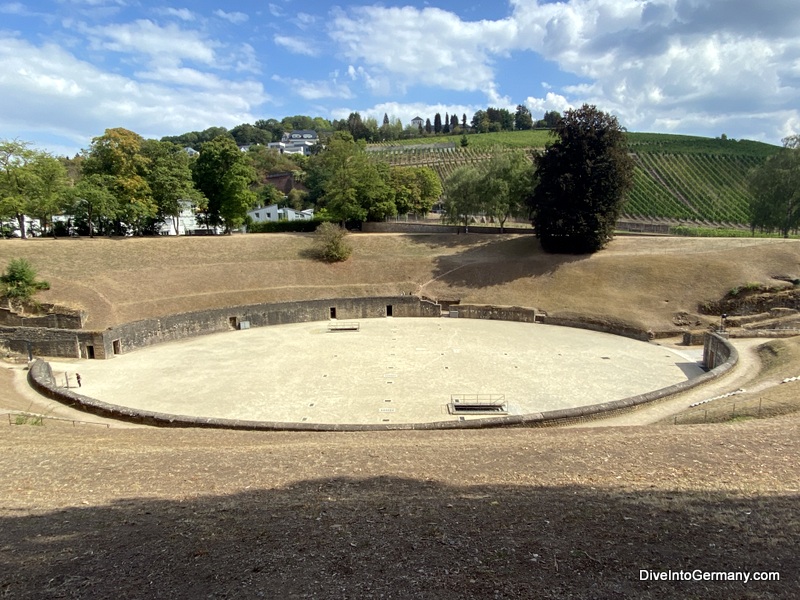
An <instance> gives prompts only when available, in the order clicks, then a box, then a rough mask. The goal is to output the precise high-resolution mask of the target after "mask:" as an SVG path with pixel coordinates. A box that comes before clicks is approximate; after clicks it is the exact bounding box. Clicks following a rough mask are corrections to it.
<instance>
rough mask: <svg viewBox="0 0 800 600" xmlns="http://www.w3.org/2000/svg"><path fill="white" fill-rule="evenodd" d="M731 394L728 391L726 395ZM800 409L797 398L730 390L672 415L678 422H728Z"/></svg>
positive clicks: (688, 423) (766, 416)
mask: <svg viewBox="0 0 800 600" xmlns="http://www.w3.org/2000/svg"><path fill="white" fill-rule="evenodd" d="M726 396H727V395H726ZM798 410H800V402H798V401H797V400H794V399H782V398H764V397H762V396H757V395H755V394H754V395H752V396H751V395H747V396H743V395H738V394H730V397H728V398H724V399H712V401H706V402H702V403H698V405H696V406H694V405H693V406H692V407H691V408H690V410H688V411H684V412H682V413H679V414H677V415H675V416H674V417H672V423H673V424H674V425H699V424H702V423H725V422H728V421H734V420H739V419H769V418H771V417H779V416H781V415H786V414H789V413H793V412H797V411H798Z"/></svg>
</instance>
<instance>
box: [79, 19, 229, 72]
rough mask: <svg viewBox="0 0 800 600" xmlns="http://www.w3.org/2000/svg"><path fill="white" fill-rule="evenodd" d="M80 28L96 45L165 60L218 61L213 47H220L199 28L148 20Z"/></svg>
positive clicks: (101, 47)
mask: <svg viewBox="0 0 800 600" xmlns="http://www.w3.org/2000/svg"><path fill="white" fill-rule="evenodd" d="M79 27H80V28H81V29H82V30H83V31H84V32H85V33H86V34H87V35H89V36H91V38H92V45H93V46H94V47H97V48H100V49H105V50H112V51H114V52H121V53H127V54H143V55H148V56H150V57H151V58H157V59H158V60H159V61H162V62H177V61H181V60H192V61H195V62H198V63H204V64H212V63H213V62H214V60H215V55H214V48H215V47H216V46H218V44H215V43H214V42H211V41H209V40H206V39H204V38H203V36H202V34H200V33H199V32H197V31H192V30H185V29H181V28H179V27H178V26H177V25H174V24H169V25H166V26H163V27H162V26H161V25H157V24H156V23H154V22H152V21H150V20H147V19H139V20H137V21H134V22H133V23H123V24H113V25H105V26H100V27H85V26H79Z"/></svg>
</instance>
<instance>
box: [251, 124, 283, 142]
mask: <svg viewBox="0 0 800 600" xmlns="http://www.w3.org/2000/svg"><path fill="white" fill-rule="evenodd" d="M253 125H254V126H255V127H256V128H257V129H261V130H262V131H264V132H266V133H267V134H268V135H269V137H270V139H269V141H270V142H279V141H281V137H283V131H284V127H283V125H282V124H281V122H280V121H278V120H277V119H259V120H258V121H256V122H255V123H253Z"/></svg>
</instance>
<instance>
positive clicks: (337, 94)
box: [272, 75, 353, 100]
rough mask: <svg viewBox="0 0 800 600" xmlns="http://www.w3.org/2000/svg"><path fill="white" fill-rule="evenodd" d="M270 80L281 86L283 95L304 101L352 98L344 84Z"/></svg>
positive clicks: (276, 77) (280, 78)
mask: <svg viewBox="0 0 800 600" xmlns="http://www.w3.org/2000/svg"><path fill="white" fill-rule="evenodd" d="M272 80H273V81H275V82H277V83H279V84H281V85H282V86H283V87H284V88H285V90H284V92H283V95H284V96H286V95H292V94H294V95H298V96H300V97H301V98H304V99H306V100H321V99H323V98H352V96H353V94H352V92H351V91H350V88H349V87H348V86H346V85H344V84H340V83H336V82H329V81H306V80H304V79H296V78H292V77H280V76H278V75H273V76H272Z"/></svg>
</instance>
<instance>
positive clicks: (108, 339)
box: [28, 296, 738, 431]
mask: <svg viewBox="0 0 800 600" xmlns="http://www.w3.org/2000/svg"><path fill="white" fill-rule="evenodd" d="M388 306H391V307H392V316H397V317H438V316H439V315H440V306H439V305H438V304H435V303H433V302H429V301H425V300H420V299H419V298H416V297H414V296H400V297H385V298H344V299H341V298H340V299H335V300H312V301H306V302H289V303H279V304H264V305H252V306H242V307H236V308H232V309H219V310H209V311H200V312H196V313H187V314H183V315H173V316H171V317H168V318H164V319H150V320H146V321H138V322H136V323H129V324H126V325H122V326H120V327H116V328H113V329H110V330H108V331H106V332H102V334H97V333H95V334H93V335H94V336H95V337H91V338H88V341H91V342H94V343H97V342H98V337H97V336H98V335H102V336H105V337H104V338H103V339H102V341H103V342H104V343H106V344H108V345H110V348H111V350H110V353H107V354H106V355H107V356H111V355H112V354H113V353H114V352H115V346H116V351H117V353H121V352H123V351H128V352H129V351H133V350H136V349H138V348H142V347H146V346H149V345H153V344H156V343H161V342H166V341H170V340H176V339H182V338H185V337H190V336H193V335H202V334H206V333H213V332H215V331H224V330H228V329H230V328H232V327H234V326H238V325H240V324H241V323H242V322H243V321H247V322H249V323H250V324H252V326H266V325H278V324H283V323H296V322H304V321H324V320H327V319H329V318H330V315H331V309H332V308H335V309H336V317H337V318H341V319H364V318H379V317H385V316H387V315H386V310H387V307H388ZM458 310H459V317H460V318H483V319H498V320H510V321H523V322H536V320H537V318H538V317H539V316H541V315H540V314H538V313H536V311H534V310H532V309H526V308H521V307H495V306H472V305H459V306H458ZM237 320H238V321H237ZM554 321H561V323H563V324H566V325H567V326H570V327H584V328H589V329H594V330H598V331H605V332H608V333H618V334H620V335H626V336H627V337H634V338H637V339H647V333H646V332H643V331H638V333H637V330H635V328H632V327H629V326H626V325H622V326H621V327H617V326H616V325H615V324H613V323H608V322H605V321H603V322H595V323H593V322H592V321H591V319H588V320H580V319H578V318H574V319H560V320H558V319H548V322H549V323H550V324H561V323H555V322H554ZM587 324H588V325H590V326H589V327H586V325H587ZM28 331H30V330H28ZM51 331H52V330H51ZM78 343H80V341H78ZM85 343H86V342H84V344H85ZM96 356H97V354H96ZM704 361H705V364H706V366H707V367H708V368H709V371H708V372H706V373H704V374H703V375H701V376H700V377H696V378H694V379H690V380H686V381H682V382H680V383H677V384H675V385H671V386H668V387H665V388H662V389H659V390H654V391H651V392H647V393H644V394H639V395H636V396H631V397H629V398H624V399H621V400H615V401H611V402H604V403H601V404H595V405H590V406H582V407H576V408H569V409H562V410H554V411H546V412H541V413H530V414H525V415H511V416H503V417H495V418H485V419H475V420H469V421H440V422H435V423H408V424H391V425H383V424H381V425H378V424H374V425H352V424H351V425H331V424H315V423H284V422H264V421H245V420H234V419H214V418H202V417H186V416H177V415H171V414H165V413H156V412H151V411H142V410H135V409H131V408H127V407H123V406H115V405H111V404H107V403H105V402H101V401H99V400H95V399H93V398H89V397H87V396H83V395H80V394H77V393H75V392H73V391H72V390H70V389H65V388H62V387H60V386H59V385H58V383H57V382H56V381H55V378H54V377H53V373H52V369H51V368H50V365H49V364H48V363H47V362H45V361H42V360H36V361H35V362H33V363H32V364H31V366H30V370H29V375H28V377H29V380H30V382H31V385H32V386H33V387H34V388H35V389H36V390H38V391H39V392H40V393H42V394H43V395H45V396H47V397H49V398H52V399H55V400H58V401H60V402H63V403H64V404H67V405H69V406H73V407H75V408H78V409H80V410H84V411H86V412H90V413H93V414H97V415H101V416H105V417H109V418H114V419H119V420H123V421H128V422H134V423H140V424H146V425H154V426H159V427H207V428H225V429H247V430H263V431H276V430H287V431H345V430H346V431H380V430H383V431H386V430H399V429H403V430H412V429H414V430H440V429H477V428H488V427H547V426H553V425H561V424H567V423H576V422H580V421H586V420H591V419H595V418H598V417H606V416H611V415H615V414H619V413H623V412H628V411H630V410H633V409H635V408H636V407H637V406H640V405H643V404H647V403H651V402H656V401H658V400H662V399H664V398H668V397H670V396H672V395H674V394H677V393H680V392H684V391H686V390H689V389H691V388H694V387H696V386H699V385H702V384H704V383H706V382H708V381H710V380H713V379H715V378H717V377H719V376H721V375H723V374H724V373H726V372H727V371H729V370H730V369H731V368H733V366H734V365H735V364H736V362H737V361H738V353H737V351H736V349H735V348H734V347H733V346H731V344H730V343H729V342H728V340H727V339H725V338H724V337H721V336H719V335H716V334H708V335H707V336H706V339H705V352H704Z"/></svg>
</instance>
